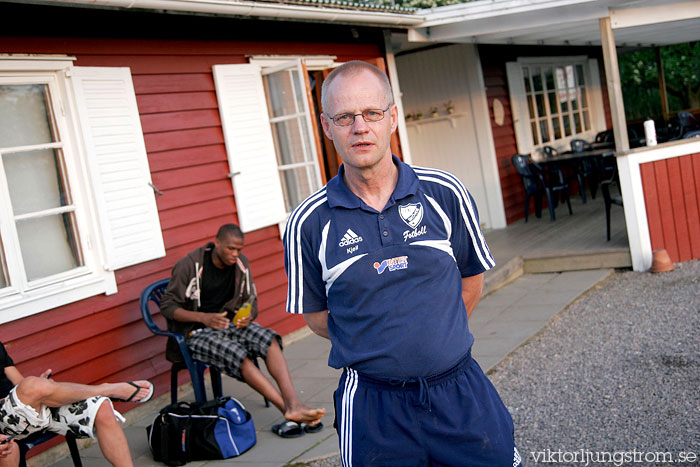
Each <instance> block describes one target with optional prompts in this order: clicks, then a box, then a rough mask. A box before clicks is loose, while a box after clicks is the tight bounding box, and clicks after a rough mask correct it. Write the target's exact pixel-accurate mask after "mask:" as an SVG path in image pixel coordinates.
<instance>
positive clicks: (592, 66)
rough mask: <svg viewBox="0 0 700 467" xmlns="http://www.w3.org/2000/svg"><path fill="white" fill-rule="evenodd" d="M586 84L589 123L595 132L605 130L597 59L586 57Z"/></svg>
mask: <svg viewBox="0 0 700 467" xmlns="http://www.w3.org/2000/svg"><path fill="white" fill-rule="evenodd" d="M587 68H588V69H587V72H588V76H587V80H586V85H587V87H588V90H589V94H588V95H589V96H590V99H591V101H590V103H589V105H590V106H591V124H592V125H593V130H595V132H596V133H598V132H601V131H605V130H606V129H607V125H606V124H605V106H604V104H603V88H602V86H601V85H600V71H599V70H598V60H597V59H595V58H590V59H588V67H587Z"/></svg>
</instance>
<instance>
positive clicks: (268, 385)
mask: <svg viewBox="0 0 700 467" xmlns="http://www.w3.org/2000/svg"><path fill="white" fill-rule="evenodd" d="M241 376H242V377H243V381H245V382H246V383H247V384H248V385H249V386H250V387H251V388H253V389H255V390H256V391H258V392H259V393H260V394H261V395H263V396H264V397H266V398H267V399H268V400H269V401H270V402H272V405H274V406H275V407H277V408H278V409H279V411H280V412H282V413H283V414H284V399H283V398H282V394H280V392H279V390H278V389H277V388H276V387H275V385H274V384H272V382H270V380H269V379H267V377H266V376H265V375H264V374H263V372H262V371H260V368H258V367H257V366H255V364H254V363H253V361H252V360H251V359H249V358H245V359H243V363H242V364H241Z"/></svg>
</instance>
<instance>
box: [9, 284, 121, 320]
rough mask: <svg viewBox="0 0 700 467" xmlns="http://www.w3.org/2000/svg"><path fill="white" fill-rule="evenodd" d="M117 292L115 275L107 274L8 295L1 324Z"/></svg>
mask: <svg viewBox="0 0 700 467" xmlns="http://www.w3.org/2000/svg"><path fill="white" fill-rule="evenodd" d="M116 292H117V282H116V278H115V276H114V273H113V272H110V271H104V272H102V273H92V274H86V275H84V276H80V277H75V278H71V279H67V280H64V281H61V282H56V283H53V284H51V285H47V286H45V287H41V288H39V289H35V290H32V291H30V292H24V293H16V294H12V295H8V296H6V297H3V298H1V299H0V324H3V323H7V322H10V321H15V320H17V319H20V318H25V317H27V316H31V315H34V314H37V313H41V312H42V311H46V310H50V309H52V308H57V307H60V306H63V305H67V304H69V303H73V302H77V301H80V300H84V299H86V298H88V297H92V296H95V295H99V294H106V295H111V294H114V293H116Z"/></svg>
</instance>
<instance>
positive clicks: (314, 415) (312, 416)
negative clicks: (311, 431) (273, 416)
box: [284, 404, 326, 426]
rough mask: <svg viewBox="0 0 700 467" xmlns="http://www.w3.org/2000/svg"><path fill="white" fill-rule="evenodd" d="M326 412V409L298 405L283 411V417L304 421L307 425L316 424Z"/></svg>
mask: <svg viewBox="0 0 700 467" xmlns="http://www.w3.org/2000/svg"><path fill="white" fill-rule="evenodd" d="M325 414H326V409H324V408H322V407H320V408H313V407H307V406H306V405H303V404H302V405H298V406H296V407H290V408H289V409H287V410H286V411H285V412H284V418H286V419H287V420H293V421H295V422H299V423H306V424H307V425H309V426H314V425H317V424H318V423H319V422H320V421H321V418H322V417H323V416H324V415H325Z"/></svg>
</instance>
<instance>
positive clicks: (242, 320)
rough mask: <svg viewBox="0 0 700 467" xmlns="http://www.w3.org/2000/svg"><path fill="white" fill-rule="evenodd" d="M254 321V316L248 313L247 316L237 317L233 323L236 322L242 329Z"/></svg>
mask: <svg viewBox="0 0 700 467" xmlns="http://www.w3.org/2000/svg"><path fill="white" fill-rule="evenodd" d="M252 321H253V318H252V317H251V316H250V315H248V316H246V317H245V318H240V319H237V320H236V322H235V323H233V324H235V325H236V327H237V328H239V329H241V328H244V327H246V326H248V325H249V324H250V323H251V322H252Z"/></svg>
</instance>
